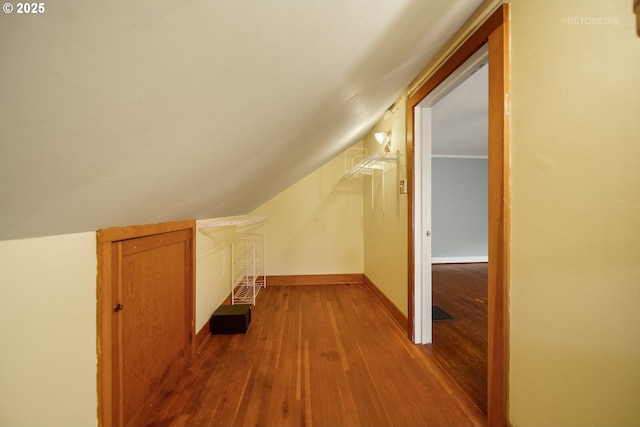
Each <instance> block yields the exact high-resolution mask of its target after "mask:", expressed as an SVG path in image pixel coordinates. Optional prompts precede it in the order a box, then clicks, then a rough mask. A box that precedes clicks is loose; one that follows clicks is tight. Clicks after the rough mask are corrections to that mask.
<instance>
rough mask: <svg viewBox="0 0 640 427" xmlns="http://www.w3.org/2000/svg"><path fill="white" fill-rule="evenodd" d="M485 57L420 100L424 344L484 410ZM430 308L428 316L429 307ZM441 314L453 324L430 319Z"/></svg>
mask: <svg viewBox="0 0 640 427" xmlns="http://www.w3.org/2000/svg"><path fill="white" fill-rule="evenodd" d="M487 61H488V56H487V46H486V44H485V45H484V46H483V47H482V48H481V49H480V50H479V51H478V52H476V54H474V55H473V56H472V57H471V58H470V59H468V60H467V61H466V62H465V63H464V64H463V65H461V66H460V67H459V68H458V69H457V70H456V71H455V72H454V73H453V74H451V76H449V78H447V79H446V80H445V81H444V82H443V83H441V84H440V85H439V86H438V87H437V88H436V89H435V90H434V91H433V92H431V93H430V94H429V95H428V96H427V97H425V99H424V100H422V101H421V102H420V103H419V104H418V105H417V106H416V107H415V108H416V109H415V110H414V112H415V113H414V114H416V116H420V118H421V123H420V125H421V126H420V130H421V132H420V133H417V132H416V145H419V146H420V147H421V149H420V151H421V157H422V159H421V164H422V167H421V171H420V172H421V174H422V179H421V182H420V183H419V184H418V185H416V192H418V191H419V192H420V194H421V195H422V196H423V197H422V204H421V206H420V208H421V209H420V210H421V216H422V225H423V227H424V228H425V229H426V232H424V233H422V240H423V241H422V245H421V246H422V248H423V253H422V257H421V262H420V264H421V268H422V274H423V277H422V292H423V293H424V294H425V295H426V297H427V298H425V299H427V300H428V299H430V300H431V304H430V305H423V307H422V311H423V315H422V320H423V327H422V332H423V334H422V335H423V336H422V344H423V345H424V348H425V350H426V351H427V352H428V353H430V354H431V355H432V357H434V359H435V360H436V361H438V362H439V364H440V365H441V366H442V367H443V368H444V369H445V370H446V371H447V372H448V373H449V374H450V375H451V376H452V377H453V378H454V379H455V380H456V382H457V383H458V384H459V385H460V387H461V388H462V389H463V390H464V391H465V392H466V394H467V395H468V396H469V397H470V398H471V399H472V401H473V402H474V403H475V404H476V405H477V406H478V407H479V408H480V409H481V410H482V411H483V412H485V413H486V410H487V290H488V289H487V261H488V141H487V135H488V103H489V101H488V63H487ZM432 309H435V311H434V313H431V312H430V310H432ZM441 309H443V310H445V312H446V313H449V314H451V315H452V316H453V319H452V321H434V320H435V319H438V317H437V316H436V314H437V313H436V312H437V311H438V310H441Z"/></svg>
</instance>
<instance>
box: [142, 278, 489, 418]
mask: <svg viewBox="0 0 640 427" xmlns="http://www.w3.org/2000/svg"><path fill="white" fill-rule="evenodd" d="M151 412H152V413H151V414H150V416H149V418H148V419H147V420H146V421H145V422H144V423H143V424H142V425H145V426H163V427H167V426H198V427H203V426H249V425H251V426H258V425H260V426H313V425H315V426H441V427H442V426H485V425H486V418H485V416H484V414H482V412H481V411H480V410H479V409H478V408H477V407H475V406H474V404H473V402H471V400H470V399H469V398H468V397H467V396H466V395H465V394H464V393H463V392H462V390H461V389H460V388H459V387H458V385H457V384H456V383H455V382H454V381H452V380H451V378H450V377H449V376H448V375H447V374H445V373H443V371H442V370H441V368H440V367H439V365H438V364H437V363H436V362H435V361H434V360H433V358H432V357H431V356H429V355H428V354H427V353H426V352H425V351H424V350H423V348H422V346H418V345H414V344H412V343H411V342H410V341H409V340H408V339H407V338H406V335H405V332H404V331H403V330H402V329H401V328H400V327H398V325H397V324H396V323H395V322H394V321H393V320H392V318H391V317H390V316H389V314H388V313H387V312H386V311H385V310H384V308H383V306H382V305H381V303H380V302H379V301H378V300H377V299H376V298H375V297H374V296H373V294H372V293H371V291H370V290H369V289H368V288H367V287H366V286H365V285H363V284H344V285H342V284H340V285H318V286H275V287H267V288H266V289H264V290H263V291H261V293H260V295H259V297H258V301H257V305H256V306H254V307H253V308H252V322H251V325H250V327H249V330H248V332H247V333H246V334H237V335H214V336H209V337H207V338H206V340H205V341H204V343H203V344H202V345H201V347H200V348H199V351H198V355H197V357H196V359H195V360H194V362H193V363H192V364H191V365H190V366H189V367H188V368H187V369H186V370H185V372H184V373H183V375H182V376H181V377H180V378H179V379H178V380H177V381H176V382H175V384H174V385H173V387H172V388H171V389H170V390H168V391H167V392H166V393H164V396H163V398H162V400H161V401H159V402H156V403H154V405H153V409H152V411H151Z"/></svg>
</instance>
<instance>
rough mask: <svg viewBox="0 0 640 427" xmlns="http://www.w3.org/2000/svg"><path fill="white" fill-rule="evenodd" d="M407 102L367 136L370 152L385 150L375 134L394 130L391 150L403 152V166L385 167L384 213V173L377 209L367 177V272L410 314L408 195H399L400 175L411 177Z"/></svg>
mask: <svg viewBox="0 0 640 427" xmlns="http://www.w3.org/2000/svg"><path fill="white" fill-rule="evenodd" d="M405 109H406V103H405V102H400V103H398V105H397V106H396V107H395V108H394V112H387V114H386V115H385V117H384V118H383V119H382V120H381V121H380V122H378V123H377V124H376V126H375V127H374V128H373V129H372V131H371V132H370V133H369V134H368V135H367V136H366V138H365V139H364V147H365V148H366V149H367V151H368V153H374V152H382V151H383V147H382V146H381V145H379V144H378V143H377V142H376V141H375V139H374V137H373V134H374V133H375V132H380V131H386V132H388V131H390V132H391V150H392V151H396V150H397V151H399V152H400V154H399V157H398V158H399V162H398V163H399V167H398V168H397V167H395V166H386V167H385V192H384V214H383V213H382V211H383V209H382V193H381V192H382V185H381V179H380V176H381V175H380V172H376V174H375V175H374V177H373V179H374V185H373V198H374V205H373V211H372V209H371V196H372V191H371V178H370V177H365V178H364V200H363V209H364V227H365V232H364V273H365V275H366V276H367V277H368V278H369V280H371V281H372V282H373V284H374V285H375V286H376V287H377V288H378V289H380V290H381V291H382V292H383V293H384V294H385V295H386V296H387V298H389V300H390V301H391V302H392V303H393V304H394V305H395V306H396V307H397V308H398V309H399V310H400V311H401V312H402V313H404V314H405V315H406V314H407V302H408V301H407V298H408V297H407V280H408V278H407V269H408V267H407V262H408V261H407V233H408V229H407V202H408V199H407V195H406V194H398V188H397V185H396V183H397V179H398V178H397V174H398V175H399V177H400V179H405V180H406V176H407V172H406V171H407V169H406V164H407V160H406V142H405V134H406V113H405Z"/></svg>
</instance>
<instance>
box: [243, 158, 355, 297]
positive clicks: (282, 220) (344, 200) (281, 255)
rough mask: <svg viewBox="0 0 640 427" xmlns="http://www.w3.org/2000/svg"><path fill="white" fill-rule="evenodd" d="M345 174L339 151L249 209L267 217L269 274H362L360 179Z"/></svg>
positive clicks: (263, 230)
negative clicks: (315, 168)
mask: <svg viewBox="0 0 640 427" xmlns="http://www.w3.org/2000/svg"><path fill="white" fill-rule="evenodd" d="M343 176H344V156H343V155H339V156H337V157H335V158H334V159H333V160H331V161H329V162H327V163H326V164H325V165H324V166H322V167H320V168H318V169H317V170H316V171H314V172H312V173H311V174H309V175H308V176H306V177H305V178H303V179H301V180H300V181H298V182H297V183H296V184H294V185H293V186H291V187H289V188H288V189H287V190H285V191H283V192H282V193H280V194H278V195H277V196H275V197H273V198H272V199H271V200H269V201H268V202H266V203H265V204H263V205H262V206H260V207H258V208H257V209H255V210H254V211H253V212H251V215H259V216H267V217H269V222H268V223H267V224H266V225H265V226H264V227H263V228H262V229H261V232H262V233H263V234H264V236H265V248H266V249H265V251H266V256H265V264H266V265H265V268H266V272H267V274H268V275H300V274H302V275H305V274H342V273H344V274H348V273H362V272H363V268H364V267H363V265H364V264H363V223H362V182H361V181H357V180H356V181H350V182H347V183H341V178H342V177H343ZM267 285H268V284H267Z"/></svg>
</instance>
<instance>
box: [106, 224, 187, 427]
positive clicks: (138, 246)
mask: <svg viewBox="0 0 640 427" xmlns="http://www.w3.org/2000/svg"><path fill="white" fill-rule="evenodd" d="M190 236H191V233H190V231H189V230H187V231H176V232H173V233H167V234H160V235H154V236H149V237H143V238H139V239H132V240H127V241H124V242H121V243H120V251H121V261H120V274H119V276H120V277H119V279H120V280H119V286H118V287H119V288H120V291H119V294H120V301H121V302H120V303H121V304H122V306H123V307H124V308H123V309H122V311H120V312H117V313H114V316H116V317H117V316H119V318H118V319H117V323H119V328H118V331H117V334H119V336H118V343H119V347H120V354H121V356H120V357H119V359H120V360H121V366H120V376H119V377H120V390H119V393H120V395H121V400H120V401H121V403H122V413H121V415H120V419H121V420H122V425H128V424H129V423H130V422H131V421H132V420H133V419H134V418H135V416H136V414H138V413H139V412H140V411H141V410H144V409H146V406H148V405H147V400H148V399H149V398H150V397H151V396H152V395H153V393H154V392H156V391H157V390H158V388H159V387H160V386H161V385H162V384H163V381H164V380H165V379H166V378H167V377H168V376H170V374H171V373H172V372H175V371H176V370H177V369H179V368H180V367H182V366H183V365H184V364H185V362H186V358H187V349H188V336H189V335H188V328H189V325H190V322H189V318H188V314H187V308H188V301H187V292H186V289H187V288H188V277H187V275H186V274H185V271H186V267H187V266H186V260H187V259H188V257H187V254H188V251H189V244H188V243H189V241H188V239H189V238H190Z"/></svg>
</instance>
